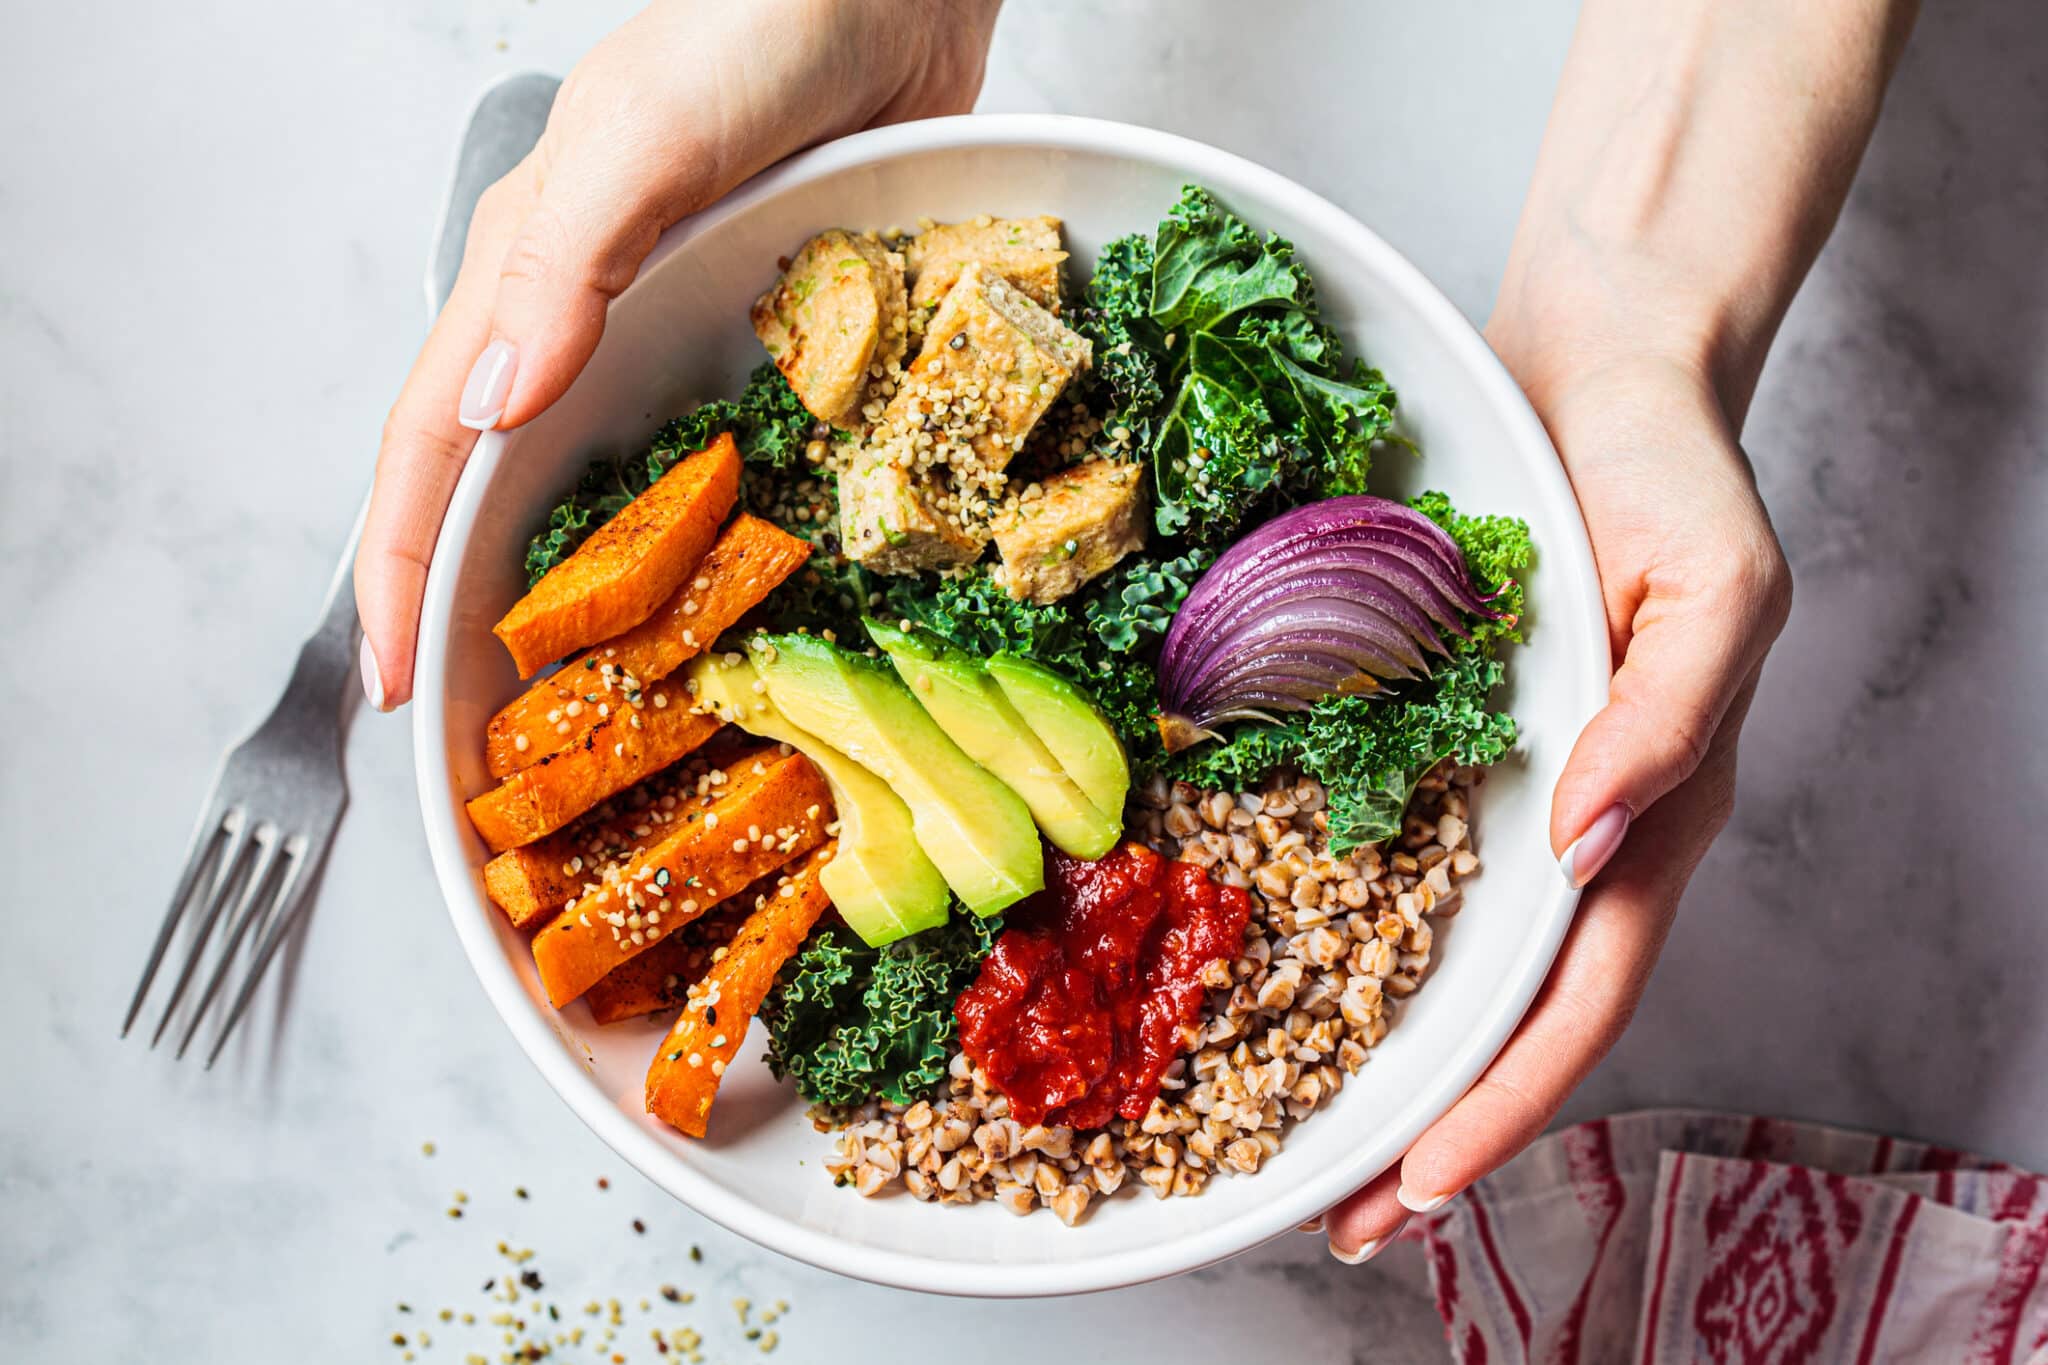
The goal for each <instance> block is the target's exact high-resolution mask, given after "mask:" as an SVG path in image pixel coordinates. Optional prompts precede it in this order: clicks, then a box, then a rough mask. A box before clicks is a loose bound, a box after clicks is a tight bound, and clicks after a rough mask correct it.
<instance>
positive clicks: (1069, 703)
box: [987, 654, 1131, 823]
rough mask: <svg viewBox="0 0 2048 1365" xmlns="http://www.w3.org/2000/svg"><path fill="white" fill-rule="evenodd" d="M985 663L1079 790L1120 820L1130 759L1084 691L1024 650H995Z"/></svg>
mask: <svg viewBox="0 0 2048 1365" xmlns="http://www.w3.org/2000/svg"><path fill="white" fill-rule="evenodd" d="M987 668H988V675H989V676H990V677H991V678H994V679H995V680H996V685H997V686H998V687H1000V688H1002V689H1003V695H1004V696H1005V697H1008V698H1009V700H1010V705H1012V706H1014V707H1016V708H1017V714H1018V715H1020V716H1022V717H1024V722H1025V724H1027V725H1029V726H1030V727H1031V730H1032V733H1034V734H1036V735H1037V736H1038V738H1039V742H1040V743H1042V744H1044V745H1045V747H1046V749H1047V750H1048V751H1050V752H1051V754H1052V756H1053V757H1054V758H1056V759H1058V760H1059V764H1060V767H1062V768H1064V769H1065V770H1066V773H1067V776H1068V777H1071V778H1072V779H1074V785H1075V786H1077V787H1079V788H1080V789H1081V793H1082V795H1084V796H1086V797H1087V798H1088V799H1089V801H1091V802H1092V803H1094V806H1095V808H1096V809H1097V810H1100V811H1106V812H1108V813H1109V814H1110V815H1111V817H1112V818H1113V819H1115V820H1117V821H1118V822H1119V823H1121V822H1122V820H1123V816H1124V797H1125V796H1126V795H1128V794H1129V792H1130V790H1131V765H1130V760H1128V759H1126V758H1125V757H1124V746H1123V741H1122V740H1120V739H1118V738H1117V737H1116V731H1115V730H1113V729H1111V728H1110V724H1109V720H1108V718H1107V717H1105V716H1104V715H1103V714H1102V712H1100V711H1098V710H1097V709H1096V707H1095V703H1094V702H1093V701H1092V700H1091V699H1090V698H1089V696H1088V694H1087V693H1086V692H1084V691H1082V690H1081V689H1080V688H1079V687H1077V686H1075V685H1074V684H1073V683H1071V682H1068V681H1067V680H1066V679H1065V678H1063V677H1061V676H1060V675H1059V674H1057V673H1055V672H1053V671H1052V670H1051V669H1050V668H1047V667H1046V666H1045V665H1044V664H1040V663H1034V662H1032V661H1031V660H1030V659H1027V658H1024V657H1023V656H1022V655H1018V654H998V655H996V656H995V657H994V658H992V659H990V660H989V661H988V664H987Z"/></svg>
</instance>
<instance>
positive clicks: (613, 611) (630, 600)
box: [491, 435, 740, 678]
mask: <svg viewBox="0 0 2048 1365" xmlns="http://www.w3.org/2000/svg"><path fill="white" fill-rule="evenodd" d="M739 492H740V453H739V448H738V447H737V446H735V445H734V444H733V440H732V437H731V436H729V435H724V436H720V437H719V438H718V439H717V440H716V441H714V442H712V443H711V444H710V445H709V446H707V447H706V448H705V449H703V450H700V451H698V452H697V453H696V454H694V455H691V456H688V457H686V458H684V459H682V460H679V461H677V462H676V464H675V466H674V467H673V468H671V469H670V470H669V471H668V473H666V474H664V475H662V476H661V477H660V478H659V479H656V480H655V481H654V486H653V487H651V488H649V489H648V490H647V491H646V492H644V493H642V494H641V495H640V496H639V497H637V498H635V499H633V501H631V502H629V503H627V504H626V506H625V508H624V509H623V510H621V511H620V512H619V514H618V515H617V516H615V517H613V518H612V519H611V520H610V521H608V522H606V523H605V524H604V525H602V526H600V527H598V528H597V530H596V531H594V532H592V533H591V536H590V539H588V540H586V541H584V542H583V544H582V545H580V546H578V547H577V549H576V553H574V554H572V555H570V556H569V557H568V558H567V559H565V560H563V561H562V562H561V563H560V564H557V565H556V566H555V567H554V568H552V569H550V570H549V571H548V574H547V576H546V577H545V578H543V579H541V581H540V582H538V583H536V584H534V585H533V589H532V591H530V592H528V593H527V594H526V596H524V597H522V598H520V599H519V600H518V601H517V602H515V603H513V604H512V610H510V611H508V612H506V613H505V619H504V620H502V621H500V622H498V624H497V625H495V626H493V627H491V632H492V633H493V634H494V635H496V636H497V637H498V638H499V639H500V640H502V641H504V642H505V648H506V649H508V650H510V651H511V652H512V662H513V663H514V664H515V665H517V666H518V669H519V676H520V677H522V678H530V677H532V676H533V675H534V674H535V673H537V672H539V671H540V670H541V669H542V668H544V667H546V666H547V665H548V664H551V663H553V662H554V661H555V660H556V659H559V658H561V657H562V656H563V655H565V654H567V653H569V652H570V651H571V650H577V649H581V648H583V647H584V646H585V645H589V644H594V643H596V642H597V641H599V640H604V639H609V638H610V637H611V636H614V635H617V634H618V633H619V632H620V631H622V630H626V629H628V628H629V627H632V626H636V625H639V624H640V622H642V621H644V620H646V619H647V617H648V614H649V613H651V612H652V611H653V610H654V609H655V608H656V607H658V606H660V605H661V603H662V601H663V599H665V598H666V597H668V595H669V594H670V593H672V592H674V591H675V590H676V588H677V587H678V586H679V585H681V584H682V583H684V582H686V581H688V580H689V578H690V575H691V572H692V571H693V570H694V569H695V568H696V567H697V561H698V560H700V559H702V558H703V557H704V552H705V551H706V550H708V549H710V548H711V542H712V540H713V539H714V538H715V537H716V536H717V535H718V527H719V523H721V522H723V521H724V520H725V514H726V513H728V512H730V511H731V510H732V505H733V503H734V502H735V501H737V500H738V498H739Z"/></svg>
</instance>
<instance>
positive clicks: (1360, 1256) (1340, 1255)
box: [1330, 1237, 1387, 1265]
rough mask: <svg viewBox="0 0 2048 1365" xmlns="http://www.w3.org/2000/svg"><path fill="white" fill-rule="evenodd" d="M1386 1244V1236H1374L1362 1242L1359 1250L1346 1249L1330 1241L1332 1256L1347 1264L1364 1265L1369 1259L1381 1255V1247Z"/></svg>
mask: <svg viewBox="0 0 2048 1365" xmlns="http://www.w3.org/2000/svg"><path fill="white" fill-rule="evenodd" d="M1386 1244H1387V1239H1386V1238H1384V1237H1374V1238H1371V1239H1370V1240H1368V1241H1366V1242H1363V1243H1361V1244H1360V1245H1359V1248H1358V1250H1356V1251H1346V1250H1344V1248H1342V1247H1340V1246H1338V1245H1337V1244H1336V1243H1335V1242H1332V1243H1330V1254H1331V1255H1332V1256H1335V1257H1336V1258H1337V1259H1338V1260H1340V1261H1342V1262H1343V1263H1344V1264H1345V1265H1364V1264H1365V1263H1366V1262H1367V1261H1370V1260H1371V1259H1372V1258H1373V1257H1375V1256H1377V1255H1379V1254H1380V1248H1381V1247H1383V1246H1385V1245H1386Z"/></svg>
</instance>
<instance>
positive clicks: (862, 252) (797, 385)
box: [752, 228, 909, 431]
mask: <svg viewBox="0 0 2048 1365" xmlns="http://www.w3.org/2000/svg"><path fill="white" fill-rule="evenodd" d="M752 317H753V321H754V335H756V336H758V337H760V338H761V344H762V345H763V346H765V347H767V348H768V354H769V355H771V356H773V357H774V358H775V367H776V368H777V369H779V370H781V371H782V373H783V375H784V377H785V378H787V379H788V380H789V386H790V388H792V389H794V390H795V391H796V396H797V397H798V398H799V399H801V400H802V401H803V405H804V406H805V407H806V408H808V409H810V411H811V414H812V415H813V416H815V417H818V418H820V419H821V420H823V421H827V422H830V423H831V424H832V425H833V426H835V427H841V428H844V429H846V430H849V431H850V430H854V429H857V428H859V427H862V426H864V425H865V421H864V420H863V415H862V407H863V406H864V405H865V404H866V402H867V401H868V392H869V380H870V372H871V369H872V367H873V366H875V365H881V366H882V367H884V368H885V369H886V368H887V367H888V366H889V365H891V364H892V363H895V362H898V361H900V360H902V359H903V352H904V348H905V346H906V344H907V342H908V339H909V305H908V302H907V300H906V296H905V293H904V284H903V258H902V257H901V256H899V255H897V254H896V253H895V252H892V251H890V250H889V249H888V248H886V247H884V246H883V245H882V244H881V242H880V241H879V240H877V239H876V238H874V237H872V236H864V237H859V236H855V235H854V234H853V233H850V232H844V231H841V230H840V229H838V228H832V229H829V230H828V231H825V232H821V233H819V234H818V235H817V236H815V237H813V238H811V240H810V241H808V242H805V243H804V244H803V246H802V247H801V248H799V249H798V251H797V253H796V256H795V257H794V258H792V259H791V261H790V262H789V266H788V268H787V269H785V270H784V271H783V272H782V278H781V279H779V280H777V281H776V282H775V287H774V288H773V289H771V290H769V291H768V292H767V293H765V294H763V295H762V296H761V297H760V298H758V299H756V300H755V301H754V308H753V313H752Z"/></svg>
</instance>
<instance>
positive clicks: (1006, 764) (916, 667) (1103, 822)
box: [865, 620, 1124, 858]
mask: <svg viewBox="0 0 2048 1365" xmlns="http://www.w3.org/2000/svg"><path fill="white" fill-rule="evenodd" d="M865 624H866V626H867V629H868V634H869V635H870V636H872V637H873V638H874V641H875V643H876V644H878V645H880V646H881V647H882V651H883V652H884V653H885V654H887V655H888V656H889V661H890V662H891V663H893V664H895V665H896V672H897V674H898V675H900V676H901V677H902V679H903V681H904V682H905V683H907V684H909V687H910V693H911V695H912V696H914V697H916V698H917V700H918V704H919V705H921V706H923V707H924V709H925V710H927V711H929V712H930V713H931V717H932V719H933V720H935V721H937V722H938V723H939V728H940V729H941V730H944V731H945V732H946V737H947V738H948V739H951V740H952V741H953V742H954V743H955V744H957V745H959V746H960V750H961V752H962V753H964V754H966V755H967V756H968V757H969V758H971V759H973V760H974V761H975V762H976V763H979V764H980V765H981V766H982V767H984V768H986V769H988V770H989V771H990V772H992V773H994V774H995V775H996V777H997V778H998V779H999V780H1000V781H1001V782H1002V784H1003V785H1004V786H1006V787H1008V788H1009V789H1010V790H1011V791H1013V792H1015V793H1017V795H1019V796H1021V797H1023V798H1024V804H1025V806H1026V807H1028V808H1029V809H1030V811H1031V818H1032V819H1033V820H1035V821H1037V822H1038V827H1039V828H1040V829H1042V830H1044V831H1045V837H1046V838H1048V839H1050V840H1052V842H1053V844H1054V846H1055V847H1057V848H1058V849H1059V850H1060V851H1061V852H1063V853H1070V854H1072V855H1073V856H1074V857H1076V858H1100V857H1101V856H1102V855H1103V854H1105V853H1107V852H1109V851H1110V850H1111V849H1112V848H1115V847H1116V844H1117V840H1118V839H1120V838H1122V837H1123V832H1124V830H1123V818H1122V817H1123V808H1122V807H1121V806H1119V807H1118V808H1117V815H1116V818H1111V817H1110V816H1107V815H1105V814H1103V813H1102V811H1100V810H1099V809H1097V808H1096V806H1095V804H1094V803H1093V802H1092V801H1090V800H1089V799H1088V798H1087V797H1086V796H1084V795H1083V794H1082V792H1081V789H1080V788H1079V787H1077V786H1075V785H1074V781H1073V779H1072V778H1070V777H1068V776H1067V774H1066V770H1065V769H1063V768H1061V767H1060V762H1059V760H1058V759H1056V758H1054V757H1053V756H1052V754H1051V752H1050V751H1048V750H1047V749H1046V747H1045V745H1044V744H1043V743H1042V742H1040V740H1039V738H1038V736H1037V735H1035V734H1033V733H1032V731H1031V727H1030V726H1029V725H1027V724H1026V723H1025V721H1024V717H1022V716H1020V715H1018V714H1017V708H1016V707H1014V706H1012V705H1010V700H1009V698H1008V697H1005V696H1004V695H1003V689H1002V688H1000V687H998V686H996V684H995V681H994V680H993V679H992V678H990V677H989V676H988V673H987V671H986V670H984V669H983V668H982V666H981V660H979V659H977V658H975V657H974V656H973V655H972V654H969V653H967V652H966V651H965V650H960V649H955V648H953V647H952V646H951V645H949V644H947V643H945V642H944V641H943V640H940V639H937V638H936V637H934V636H932V635H931V634H929V633H928V632H924V631H906V630H899V629H897V628H896V627H895V626H890V625H884V624H883V623H882V622H880V621H875V620H869V621H867V622H865Z"/></svg>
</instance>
